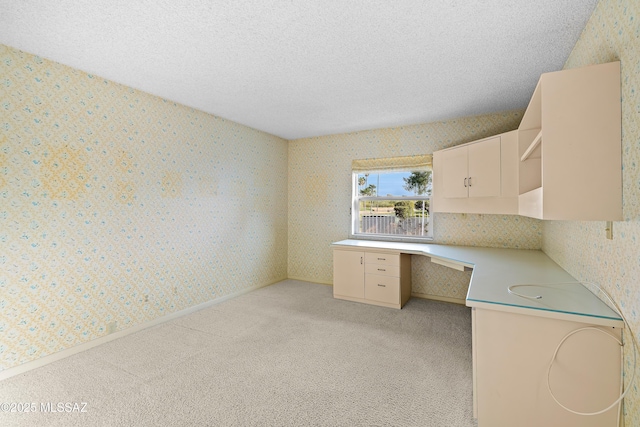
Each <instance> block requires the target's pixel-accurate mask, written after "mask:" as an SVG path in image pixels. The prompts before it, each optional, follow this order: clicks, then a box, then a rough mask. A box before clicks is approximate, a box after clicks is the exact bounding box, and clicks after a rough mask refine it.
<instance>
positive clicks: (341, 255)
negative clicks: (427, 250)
mask: <svg viewBox="0 0 640 427" xmlns="http://www.w3.org/2000/svg"><path fill="white" fill-rule="evenodd" d="M333 296H334V298H338V299H345V300H349V301H357V302H363V303H367V304H374V305H380V306H384V307H391V308H402V306H403V305H404V304H405V303H406V302H407V301H408V300H409V298H410V296H411V256H410V255H408V254H400V253H387V252H377V251H357V250H356V251H352V250H343V249H334V250H333Z"/></svg>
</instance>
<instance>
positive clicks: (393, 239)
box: [349, 233, 433, 243]
mask: <svg viewBox="0 0 640 427" xmlns="http://www.w3.org/2000/svg"><path fill="white" fill-rule="evenodd" d="M349 239H353V240H377V241H380V242H405V243H432V242H433V237H399V236H389V235H384V234H351V233H349Z"/></svg>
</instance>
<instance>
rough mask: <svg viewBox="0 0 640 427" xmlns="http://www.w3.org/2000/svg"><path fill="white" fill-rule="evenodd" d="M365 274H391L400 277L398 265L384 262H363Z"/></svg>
mask: <svg viewBox="0 0 640 427" xmlns="http://www.w3.org/2000/svg"><path fill="white" fill-rule="evenodd" d="M364 272H365V274H378V275H381V276H393V277H400V266H399V265H384V264H365V265H364Z"/></svg>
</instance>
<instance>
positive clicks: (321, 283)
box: [288, 276, 333, 286]
mask: <svg viewBox="0 0 640 427" xmlns="http://www.w3.org/2000/svg"><path fill="white" fill-rule="evenodd" d="M288 278H289V279H291V280H299V281H301V282H310V283H318V284H320V285H331V286H333V282H325V281H321V280H318V279H309V278H307V277H294V276H289V277H288Z"/></svg>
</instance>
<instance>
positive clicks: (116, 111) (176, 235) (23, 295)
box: [0, 45, 287, 370]
mask: <svg viewBox="0 0 640 427" xmlns="http://www.w3.org/2000/svg"><path fill="white" fill-rule="evenodd" d="M286 208H287V142H286V141H284V140H282V139H280V138H277V137H274V136H271V135H268V134H265V133H263V132H259V131H256V130H253V129H250V128H247V127H245V126H241V125H239V124H237V123H233V122H230V121H227V120H224V119H221V118H219V117H215V116H211V115H208V114H205V113H202V112H199V111H197V110H194V109H191V108H187V107H184V106H182V105H177V104H175V103H172V102H169V101H166V100H163V99H160V98H157V97H154V96H151V95H148V94H146V93H143V92H139V91H136V90H133V89H131V88H128V87H125V86H122V85H119V84H116V83H113V82H110V81H107V80H104V79H101V78H99V77H97V76H93V75H89V74H86V73H83V72H81V71H79V70H75V69H72V68H69V67H66V66H63V65H60V64H57V63H54V62H51V61H48V60H45V59H42V58H39V57H37V56H33V55H30V54H27V53H24V52H21V51H18V50H15V49H12V48H10V47H7V46H3V45H0V336H2V340H1V341H0V370H4V369H7V368H11V367H14V366H17V365H20V364H23V363H25V362H28V361H32V360H35V359H38V358H40V357H43V356H45V355H48V354H51V353H54V352H57V351H59V350H62V349H67V348H70V347H72V346H74V345H77V344H80V343H83V342H86V341H90V340H92V339H95V338H97V337H100V336H102V335H105V334H106V333H107V332H108V325H109V324H115V326H116V330H120V329H126V328H128V327H131V326H134V325H137V324H140V323H144V322H146V321H149V320H152V319H155V318H158V317H161V316H163V315H165V314H167V313H172V312H176V311H179V310H181V309H185V308H188V307H192V306H195V305H198V304H200V303H203V302H206V301H210V300H212V299H215V298H219V297H221V296H227V295H233V294H235V293H238V292H240V291H242V290H244V289H247V288H253V287H257V286H261V285H267V284H269V283H273V282H276V281H279V280H281V279H285V278H286V276H287V215H286ZM112 326H113V325H112Z"/></svg>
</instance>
